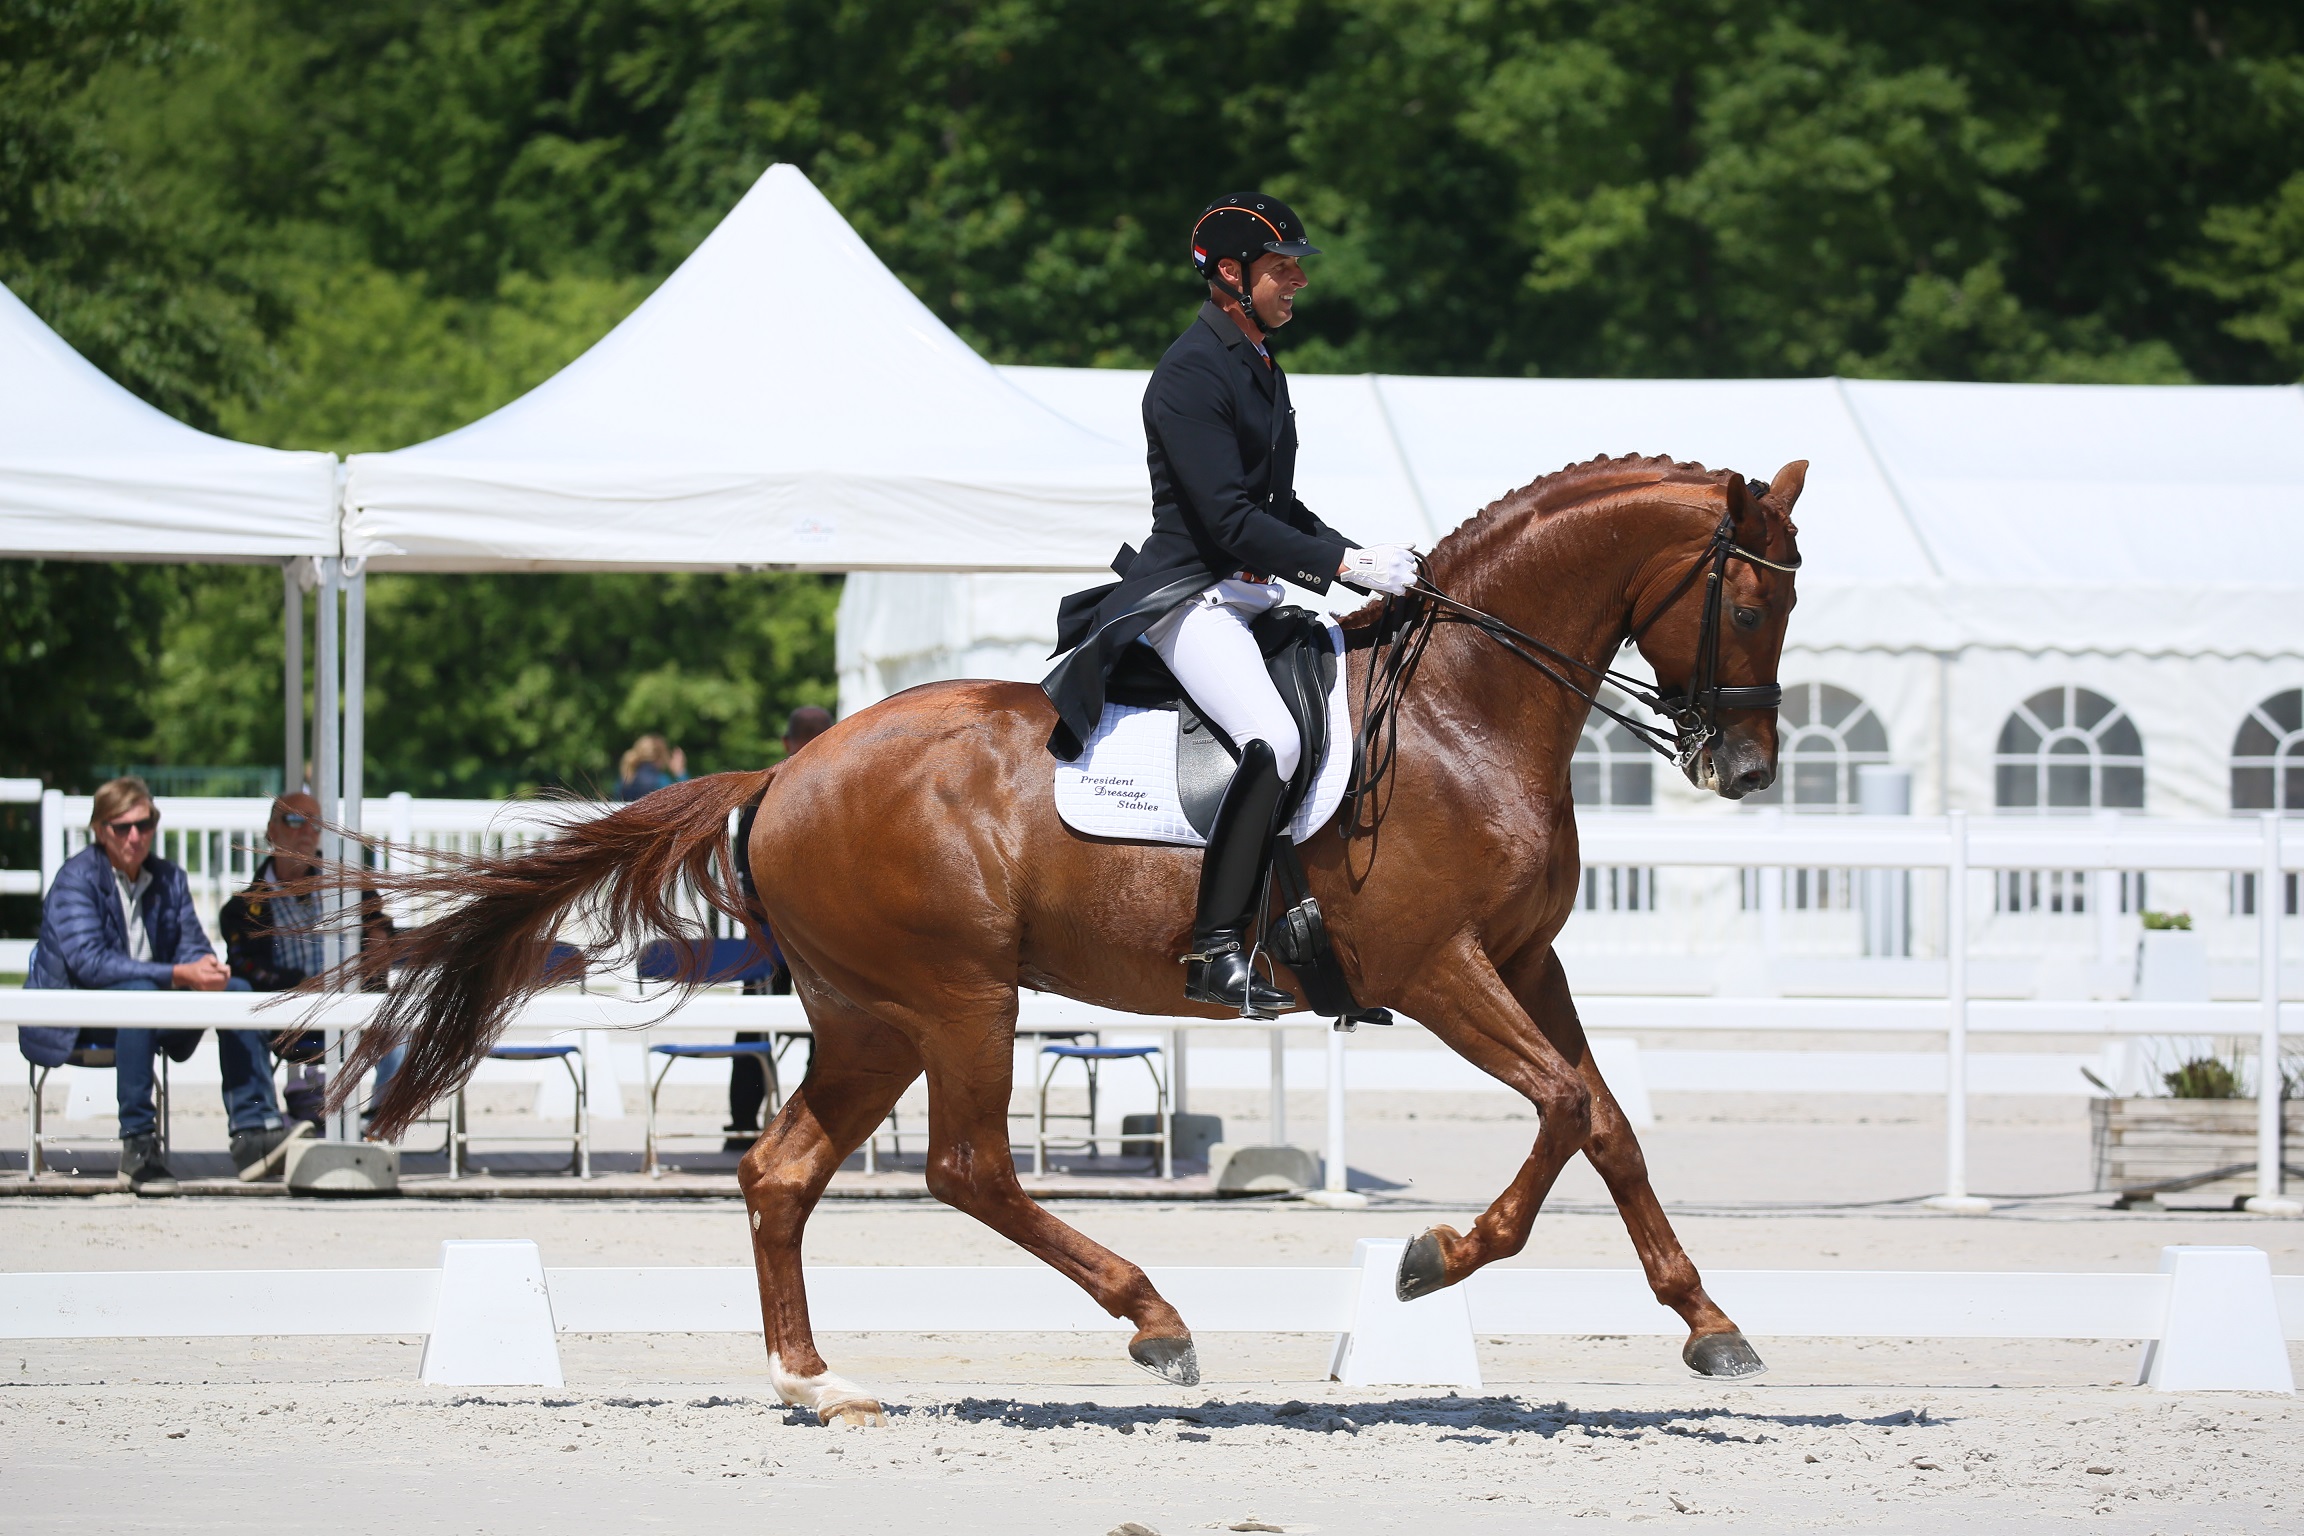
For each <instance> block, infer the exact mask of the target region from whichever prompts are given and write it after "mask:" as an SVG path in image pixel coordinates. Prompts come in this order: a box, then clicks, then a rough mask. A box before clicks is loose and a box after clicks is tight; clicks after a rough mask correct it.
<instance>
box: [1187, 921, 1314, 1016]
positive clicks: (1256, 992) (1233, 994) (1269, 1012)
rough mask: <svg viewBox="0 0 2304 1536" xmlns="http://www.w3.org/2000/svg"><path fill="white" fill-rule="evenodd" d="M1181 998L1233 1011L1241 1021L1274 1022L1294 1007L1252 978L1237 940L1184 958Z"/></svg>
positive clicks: (1291, 997) (1290, 998)
mask: <svg viewBox="0 0 2304 1536" xmlns="http://www.w3.org/2000/svg"><path fill="white" fill-rule="evenodd" d="M1184 996H1185V998H1186V1000H1187V1001H1190V1002H1195V1003H1213V1004H1215V1005H1216V1006H1217V1007H1219V1008H1237V1009H1239V1010H1240V1017H1242V1018H1244V1019H1276V1018H1278V1017H1279V1016H1280V1015H1281V1014H1283V1013H1285V1012H1287V1011H1288V1010H1289V1009H1290V1008H1293V1007H1294V1006H1295V1005H1296V998H1295V995H1294V994H1293V993H1288V992H1283V991H1281V990H1280V989H1279V988H1277V987H1275V986H1272V985H1270V984H1269V983H1267V982H1266V981H1265V980H1264V978H1263V977H1261V976H1259V975H1257V974H1256V968H1255V967H1254V966H1252V965H1250V964H1249V963H1248V957H1247V954H1246V953H1245V952H1244V950H1243V949H1242V947H1241V944H1240V941H1239V940H1237V939H1224V940H1220V941H1218V942H1217V943H1214V944H1211V945H1209V946H1208V948H1207V949H1206V950H1204V951H1200V952H1197V953H1193V954H1188V955H1186V956H1185V957H1184Z"/></svg>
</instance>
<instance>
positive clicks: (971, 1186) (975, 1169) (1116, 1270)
mask: <svg viewBox="0 0 2304 1536" xmlns="http://www.w3.org/2000/svg"><path fill="white" fill-rule="evenodd" d="M1009 1007H1010V1010H1011V1011H1010V1013H1009V1015H1008V1017H1007V1018H1005V1019H1001V1020H996V1021H987V1023H986V1024H985V1025H983V1026H982V1027H972V1026H971V1025H969V1024H967V1023H965V1022H963V1021H962V1020H961V1019H960V1018H959V1017H956V1016H954V1015H946V1016H945V1017H944V1022H943V1026H942V1028H941V1029H939V1030H938V1032H937V1033H936V1034H935V1035H934V1036H932V1037H931V1038H930V1039H929V1040H928V1041H927V1042H926V1050H927V1070H928V1192H929V1193H930V1194H932V1195H934V1196H935V1197H936V1198H937V1199H939V1200H941V1201H943V1202H944V1203H945V1204H947V1205H949V1206H952V1207H954V1208H955V1209H957V1210H961V1211H965V1212H967V1213H968V1214H969V1215H971V1216H973V1217H975V1218H976V1219H977V1220H978V1221H981V1222H983V1223H984V1224H985V1225H986V1226H988V1227H990V1228H991V1229H992V1230H993V1231H995V1232H998V1233H999V1234H1000V1235H1001V1236H1003V1237H1005V1238H1007V1239H1008V1240H1009V1241H1011V1242H1013V1243H1015V1244H1016V1245H1017V1246H1018V1247H1020V1248H1022V1249H1024V1250H1025V1251H1026V1252H1027V1253H1030V1254H1032V1255H1033V1256H1034V1257H1036V1258H1038V1259H1040V1260H1041V1261H1042V1262H1043V1263H1045V1264H1047V1265H1048V1266H1049V1267H1050V1268H1052V1269H1055V1270H1057V1271H1058V1272H1059V1273H1061V1274H1063V1275H1065V1276H1067V1277H1069V1278H1070V1279H1071V1280H1072V1282H1073V1283H1074V1284H1076V1285H1078V1286H1079V1287H1080V1288H1081V1289H1082V1290H1084V1291H1086V1292H1087V1293H1088V1294H1089V1295H1090V1296H1091V1297H1093V1298H1094V1299H1095V1302H1096V1305H1098V1306H1100V1307H1102V1308H1103V1309H1104V1310H1105V1311H1106V1312H1107V1313H1109V1314H1110V1315H1111V1316H1113V1317H1124V1318H1126V1319H1127V1320H1128V1321H1129V1322H1131V1323H1134V1324H1135V1325H1136V1336H1135V1337H1134V1338H1133V1339H1131V1340H1129V1342H1128V1357H1129V1358H1130V1359H1132V1360H1134V1361H1135V1362H1136V1363H1137V1364H1138V1365H1141V1366H1142V1367H1144V1368H1145V1369H1146V1370H1148V1371H1150V1372H1151V1373H1152V1374H1153V1375H1155V1376H1158V1377H1160V1378H1161V1379H1162V1380H1165V1381H1170V1382H1174V1383H1175V1384H1177V1385H1178V1386H1185V1387H1190V1386H1197V1385H1198V1384H1199V1381H1200V1361H1199V1356H1198V1355H1197V1353H1196V1352H1195V1351H1194V1349H1193V1346H1192V1331H1191V1330H1190V1329H1189V1328H1187V1327H1185V1326H1184V1319H1183V1318H1182V1317H1181V1316H1180V1315H1179V1314H1178V1313H1177V1311H1176V1309H1175V1308H1174V1307H1172V1306H1170V1305H1169V1304H1168V1303H1167V1301H1166V1300H1165V1299H1163V1298H1162V1296H1161V1295H1160V1293H1159V1292H1158V1291H1156V1290H1154V1289H1153V1288H1152V1282H1151V1281H1150V1280H1149V1279H1148V1278H1146V1276H1145V1274H1144V1271H1143V1270H1142V1269H1140V1268H1138V1267H1137V1266H1136V1265H1134V1264H1131V1263H1129V1262H1128V1261H1127V1260H1126V1259H1124V1258H1122V1257H1120V1255H1118V1254H1116V1253H1114V1252H1112V1251H1111V1250H1110V1249H1109V1248H1106V1247H1104V1246H1103V1245H1102V1244H1100V1243H1097V1242H1094V1241H1092V1240H1090V1239H1089V1238H1088V1237H1086V1236H1085V1235H1083V1234H1082V1233H1080V1232H1078V1231H1076V1230H1075V1229H1073V1228H1072V1227H1069V1226H1067V1225H1065V1224H1064V1223H1063V1222H1062V1221H1059V1220H1058V1219H1057V1218H1056V1217H1054V1216H1052V1215H1050V1214H1049V1213H1048V1212H1047V1211H1046V1210H1045V1209H1043V1208H1042V1207H1041V1206H1040V1205H1039V1204H1038V1203H1037V1202H1036V1201H1034V1200H1033V1199H1032V1197H1031V1196H1029V1195H1027V1194H1025V1193H1024V1187H1023V1185H1022V1184H1021V1183H1020V1182H1019V1181H1018V1179H1017V1177H1016V1160H1015V1157H1014V1155H1013V1154H1012V1153H1011V1151H1010V1150H1009V1146H1008V1096H1009V1093H1010V1091H1011V1088H1012V1082H1013V1077H1014V1070H1015V1069H1014V1059H1015V1058H1014V1052H1013V1048H1012V1043H1011V1042H1012V1040H1013V1038H1014V1037H1013V1026H1014V1013H1013V1008H1014V1004H1013V1003H1011V1004H1010V1005H1009Z"/></svg>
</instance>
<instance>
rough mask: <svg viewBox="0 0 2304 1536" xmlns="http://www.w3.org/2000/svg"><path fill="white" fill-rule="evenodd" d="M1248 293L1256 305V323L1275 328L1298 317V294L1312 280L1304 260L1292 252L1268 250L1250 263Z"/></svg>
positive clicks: (1273, 329) (1267, 327)
mask: <svg viewBox="0 0 2304 1536" xmlns="http://www.w3.org/2000/svg"><path fill="white" fill-rule="evenodd" d="M1248 281H1249V288H1248V297H1249V299H1250V300H1251V301H1253V302H1254V304H1255V305H1256V323H1257V324H1258V325H1260V326H1262V327H1263V328H1264V329H1265V330H1267V331H1276V330H1278V329H1280V327H1282V326H1284V325H1286V324H1287V323H1288V322H1289V321H1291V320H1293V319H1295V318H1296V295H1297V294H1298V293H1299V292H1300V291H1301V290H1302V289H1303V287H1304V285H1305V284H1306V283H1307V282H1309V281H1310V279H1309V278H1307V277H1305V275H1304V267H1303V264H1302V263H1300V262H1298V261H1297V259H1296V258H1295V257H1293V256H1276V255H1273V254H1272V253H1271V252H1269V251H1267V252H1265V253H1264V254H1263V255H1261V256H1259V257H1257V258H1256V259H1255V261H1253V262H1251V263H1250V264H1249V267H1248Z"/></svg>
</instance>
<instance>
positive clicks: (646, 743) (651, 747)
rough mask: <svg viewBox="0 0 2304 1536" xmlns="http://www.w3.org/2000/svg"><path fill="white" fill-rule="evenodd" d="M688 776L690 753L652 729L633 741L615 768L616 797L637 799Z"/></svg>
mask: <svg viewBox="0 0 2304 1536" xmlns="http://www.w3.org/2000/svg"><path fill="white" fill-rule="evenodd" d="M686 777H688V754H687V753H685V752H683V751H681V750H680V749H679V748H678V747H675V746H673V745H671V744H670V743H669V742H667V741H665V739H664V738H663V737H662V736H659V735H657V734H656V733H655V732H654V731H650V732H649V733H648V734H647V735H645V736H643V737H641V738H640V739H639V740H638V741H636V742H634V743H632V749H631V750H630V751H628V752H626V753H625V754H624V761H623V762H622V763H621V764H619V765H618V766H617V769H616V798H617V799H619V800H637V799H639V798H640V797H641V796H642V795H652V794H654V793H655V792H656V791H658V790H660V789H662V788H663V787H664V786H665V785H667V784H677V783H679V782H680V781H681V780H682V779H685V778H686Z"/></svg>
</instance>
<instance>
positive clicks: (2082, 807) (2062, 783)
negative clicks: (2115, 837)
mask: <svg viewBox="0 0 2304 1536" xmlns="http://www.w3.org/2000/svg"><path fill="white" fill-rule="evenodd" d="M1992 769H1993V786H1992V787H1993V800H1994V803H1995V804H1997V805H1998V806H1999V807H2000V809H2002V810H2004V811H2048V812H2055V811H2096V810H2111V811H2140V810H2142V809H2144V741H2143V738H2142V737H2140V736H2138V735H2137V733H2136V724H2135V722H2134V721H2132V720H2130V719H2129V718H2128V713H2127V711H2126V710H2123V709H2122V708H2121V707H2120V706H2119V705H2117V704H2115V703H2113V702H2112V701H2111V700H2110V699H2108V698H2106V697H2104V695H2102V694H2100V693H2095V692H2092V691H2090V690H2089V689H2086V688H2075V687H2072V686H2070V685H2066V686H2065V687H2062V688H2050V689H2047V690H2045V691H2043V692H2040V693H2036V694H2034V695H2032V697H2030V698H2028V699H2026V700H2025V701H2024V702H2023V703H2021V704H2019V705H2017V706H2016V708H2015V710H2014V711H2012V712H2011V713H2010V714H2009V716H2008V722H2007V724H2005V725H2003V726H2001V727H2000V744H1999V749H1998V750H1997V751H1996V752H1995V753H1994V754H1993V758H1992Z"/></svg>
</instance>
